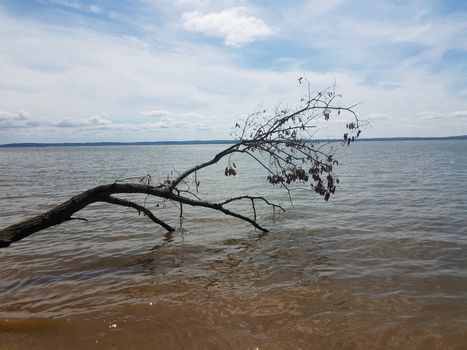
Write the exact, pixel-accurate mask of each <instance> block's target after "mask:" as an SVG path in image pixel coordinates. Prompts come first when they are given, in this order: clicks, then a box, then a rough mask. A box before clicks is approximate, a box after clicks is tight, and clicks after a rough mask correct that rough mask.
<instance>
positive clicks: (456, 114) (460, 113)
mask: <svg viewBox="0 0 467 350" xmlns="http://www.w3.org/2000/svg"><path fill="white" fill-rule="evenodd" d="M451 115H452V116H453V117H458V118H467V110H464V111H455V112H453V113H452V114H451Z"/></svg>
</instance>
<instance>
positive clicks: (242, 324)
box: [0, 141, 467, 349]
mask: <svg viewBox="0 0 467 350" xmlns="http://www.w3.org/2000/svg"><path fill="white" fill-rule="evenodd" d="M369 145H371V147H369ZM357 146H358V147H357V148H356V151H357V152H356V153H355V154H352V155H349V156H347V160H348V161H347V164H346V165H344V166H343V167H342V170H341V171H340V172H341V174H342V175H341V180H342V181H341V182H342V186H341V189H340V193H339V194H338V195H337V196H336V197H335V198H334V199H333V200H332V201H331V202H329V203H323V202H321V200H320V199H318V198H309V197H307V196H308V195H307V196H302V197H300V196H299V198H297V200H296V202H295V204H296V209H294V210H290V211H288V212H287V213H286V214H283V215H279V216H273V215H272V214H271V213H270V212H269V211H266V210H265V211H263V212H261V213H260V214H261V216H262V217H261V219H262V220H263V222H265V223H266V224H267V225H268V226H269V227H271V228H272V230H271V232H270V233H268V234H267V235H261V234H260V233H259V232H257V231H254V230H252V229H251V228H250V227H249V226H246V225H244V224H243V223H240V222H238V221H237V220H234V219H232V218H226V217H224V216H220V215H217V214H215V213H212V212H209V211H199V210H194V209H192V210H189V209H188V210H187V213H186V219H185V221H184V223H183V228H180V229H179V230H177V231H176V232H175V233H174V234H173V235H172V236H165V234H164V232H163V231H162V230H160V229H159V228H157V227H154V226H153V225H152V224H151V223H150V222H147V221H146V220H145V219H144V218H143V217H138V216H137V215H134V213H133V212H131V211H130V210H128V211H125V210H120V209H118V208H117V209H115V208H113V207H111V206H107V205H94V206H93V207H92V208H89V209H87V210H85V211H84V212H83V216H85V217H87V218H88V219H89V223H81V222H70V223H68V224H66V225H63V226H60V227H56V228H52V229H50V230H47V231H44V232H42V233H40V234H37V235H34V236H31V237H30V238H28V239H26V240H24V241H22V242H19V243H18V244H15V245H12V246H11V247H10V248H8V249H2V250H0V258H1V264H2V269H1V270H0V349H61V348H73V349H80V348H81V349H93V348H95V349H323V348H324V349H362V348H364V349H465V348H467V273H466V268H467V256H466V252H467V214H466V213H467V190H466V188H465V186H464V187H462V186H458V185H459V184H460V183H462V182H465V181H466V180H467V159H466V157H465V150H467V143H465V142H462V141H459V142H446V143H445V142H440V143H434V144H425V143H423V142H415V143H404V142H401V143H388V144H386V143H371V144H369V143H368V144H366V143H362V144H358V145H357ZM218 147H220V146H197V148H196V147H195V148H193V147H191V148H189V149H188V148H184V149H182V150H183V152H181V149H180V146H177V147H175V146H174V147H165V148H164V147H147V148H138V147H123V148H119V147H116V148H102V149H101V148H92V149H88V148H75V149H59V148H56V149H22V150H19V149H18V150H0V170H1V174H2V177H1V180H0V209H1V210H0V223H1V225H2V226H4V225H7V224H9V223H11V222H13V221H15V218H14V216H15V215H22V216H27V215H31V214H34V213H36V212H38V211H40V210H44V209H46V208H48V207H49V205H50V204H52V203H55V202H58V201H60V200H62V199H64V198H66V197H67V196H68V195H70V194H73V193H76V192H77V191H79V190H80V189H84V188H86V187H89V186H92V185H95V184H96V183H103V182H108V181H111V180H112V179H115V178H120V177H125V176H129V175H134V174H135V173H136V174H144V173H147V172H152V173H154V172H156V173H160V174H163V173H164V172H167V171H170V165H169V159H170V160H171V161H174V159H175V160H177V162H175V161H174V162H175V163H177V164H181V168H183V164H190V163H193V162H196V160H197V159H198V158H204V157H207V156H208V154H210V153H212V152H214V151H216V150H217V149H218ZM142 150H144V152H142ZM427 152H429V154H430V158H427V157H426V156H424V155H426V154H428V153H427ZM180 154H183V156H180ZM401 154H404V155H405V156H404V157H401ZM177 156H178V158H176V157H177ZM349 157H350V158H349ZM154 159H164V162H165V163H166V164H165V163H164V162H161V161H159V162H158V163H157V164H153V162H154ZM362 161H364V162H365V164H370V166H369V168H368V170H367V171H365V172H363V173H362V172H361V169H360V168H359V166H357V165H358V164H361V162H362ZM116 164H118V166H119V167H117V166H116ZM133 164H137V166H138V167H135V166H132V165H133ZM96 167H97V168H96ZM394 168H397V169H398V174H399V175H400V176H398V177H394V172H393V170H392V169H394ZM128 169H130V170H128ZM19 173H20V174H21V176H18V174H19ZM240 175H242V174H240ZM243 175H244V176H245V177H244V178H242V177H241V176H239V177H238V179H237V178H236V179H234V180H232V181H233V182H229V183H227V185H226V184H225V182H223V181H222V180H224V179H222V178H219V179H217V180H216V178H215V175H213V174H207V175H206V178H209V179H210V182H211V183H210V184H209V186H210V191H212V192H211V194H207V195H210V196H214V197H216V196H219V197H220V196H223V195H224V194H228V193H229V192H232V191H238V190H250V191H257V192H258V193H262V192H261V191H271V189H270V188H268V187H266V188H264V189H263V188H261V187H259V188H256V187H255V188H253V187H250V186H252V184H253V181H252V178H254V177H255V176H256V174H255V172H254V171H251V172H250V173H248V172H247V171H245V172H244V173H243ZM161 176H162V175H161ZM245 179H246V180H245ZM51 184H53V186H51ZM206 186H207V187H209V186H208V185H206ZM211 188H213V190H211ZM439 188H442V189H443V190H442V191H439ZM401 189H403V190H401ZM263 193H264V192H263ZM271 195H272V196H278V195H279V193H277V194H276V192H274V191H273V192H272V193H271ZM277 199H278V200H280V197H277ZM285 204H286V203H285ZM159 208H160V209H157V210H159V212H158V214H159V215H161V216H164V215H165V216H166V217H167V218H171V217H173V218H175V217H176V215H177V212H176V209H171V208H169V207H164V208H162V207H161V206H160V207H159ZM236 209H238V210H242V208H240V207H238V208H236ZM174 210H175V211H174ZM169 221H170V219H169ZM172 223H176V221H172Z"/></svg>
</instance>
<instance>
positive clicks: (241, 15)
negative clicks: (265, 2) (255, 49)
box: [183, 7, 274, 47]
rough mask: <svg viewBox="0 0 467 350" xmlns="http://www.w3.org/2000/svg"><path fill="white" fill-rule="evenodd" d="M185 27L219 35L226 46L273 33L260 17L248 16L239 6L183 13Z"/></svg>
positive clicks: (237, 44)
mask: <svg viewBox="0 0 467 350" xmlns="http://www.w3.org/2000/svg"><path fill="white" fill-rule="evenodd" d="M183 21H184V23H183V25H184V27H185V29H187V30H191V31H194V32H199V33H203V34H205V35H208V36H215V37H221V38H223V39H224V43H225V45H227V46H232V47H240V46H242V45H244V44H247V43H250V42H253V41H255V40H257V39H260V38H265V37H268V36H271V35H273V34H274V30H273V29H272V28H271V27H269V26H268V25H267V24H266V23H264V22H263V21H262V20H261V19H259V18H256V17H254V16H250V15H248V14H247V13H246V10H245V9H244V8H241V7H235V8H231V9H227V10H223V11H221V12H210V13H206V14H203V13H201V12H198V11H192V12H186V13H184V14H183Z"/></svg>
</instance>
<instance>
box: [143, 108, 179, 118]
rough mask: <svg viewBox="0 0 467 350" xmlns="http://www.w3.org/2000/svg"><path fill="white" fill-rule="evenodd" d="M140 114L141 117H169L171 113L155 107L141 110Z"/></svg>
mask: <svg viewBox="0 0 467 350" xmlns="http://www.w3.org/2000/svg"><path fill="white" fill-rule="evenodd" d="M141 115H142V116H143V117H151V118H167V117H171V116H172V113H170V112H169V111H166V110H164V109H155V110H152V111H147V112H141Z"/></svg>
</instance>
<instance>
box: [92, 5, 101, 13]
mask: <svg viewBox="0 0 467 350" xmlns="http://www.w3.org/2000/svg"><path fill="white" fill-rule="evenodd" d="M89 12H92V13H95V14H98V13H101V12H102V8H101V7H100V6H98V5H94V4H93V5H89Z"/></svg>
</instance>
